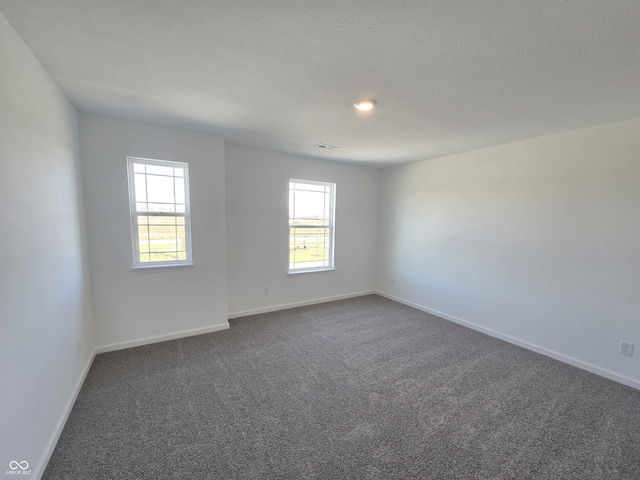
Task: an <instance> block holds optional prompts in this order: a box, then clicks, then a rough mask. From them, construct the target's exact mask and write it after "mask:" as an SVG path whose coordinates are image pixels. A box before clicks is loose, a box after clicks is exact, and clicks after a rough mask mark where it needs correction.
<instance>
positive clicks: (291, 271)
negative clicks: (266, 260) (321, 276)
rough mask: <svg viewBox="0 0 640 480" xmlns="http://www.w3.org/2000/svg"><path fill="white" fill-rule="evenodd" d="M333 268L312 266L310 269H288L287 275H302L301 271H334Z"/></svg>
mask: <svg viewBox="0 0 640 480" xmlns="http://www.w3.org/2000/svg"><path fill="white" fill-rule="evenodd" d="M334 271H335V268H333V267H332V268H314V269H310V270H290V271H289V272H288V273H287V274H288V275H302V274H303V273H322V272H334Z"/></svg>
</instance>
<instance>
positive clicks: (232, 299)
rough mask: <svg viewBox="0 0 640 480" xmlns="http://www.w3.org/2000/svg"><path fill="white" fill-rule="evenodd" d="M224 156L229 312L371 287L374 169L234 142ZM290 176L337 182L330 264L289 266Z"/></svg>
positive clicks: (376, 175) (375, 201)
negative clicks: (299, 269)
mask: <svg viewBox="0 0 640 480" xmlns="http://www.w3.org/2000/svg"><path fill="white" fill-rule="evenodd" d="M226 160H227V166H226V172H227V243H228V246H229V247H228V258H229V274H228V283H229V312H230V314H231V315H232V316H234V315H237V314H238V313H241V312H252V311H257V310H264V309H269V308H274V307H276V306H287V305H292V304H300V303H305V302H311V301H314V300H316V299H322V298H327V297H336V296H346V295H353V294H358V293H361V292H371V291H372V290H373V288H374V273H375V260H374V259H375V250H376V232H377V210H378V188H379V180H380V171H379V170H378V169H375V168H369V167H361V166H355V165H348V164H340V163H335V162H330V161H326V160H315V159H310V158H305V157H299V156H295V155H286V154H281V153H274V152H269V151H266V150H259V149H255V148H248V147H240V146H235V145H227V148H226ZM290 178H298V179H302V180H316V181H322V182H332V183H335V184H336V220H335V221H336V230H335V270H334V271H329V272H318V273H301V274H294V275H288V274H287V271H288V266H289V264H288V262H289V257H288V255H289V249H288V245H289V227H288V225H289V223H288V211H289V207H288V205H289V179H290ZM265 287H266V288H268V289H269V295H264V288H265Z"/></svg>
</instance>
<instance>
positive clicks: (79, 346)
mask: <svg viewBox="0 0 640 480" xmlns="http://www.w3.org/2000/svg"><path fill="white" fill-rule="evenodd" d="M80 352H82V339H81V338H79V339H78V353H80Z"/></svg>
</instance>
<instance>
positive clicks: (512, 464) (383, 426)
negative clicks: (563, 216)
mask: <svg viewBox="0 0 640 480" xmlns="http://www.w3.org/2000/svg"><path fill="white" fill-rule="evenodd" d="M43 478H45V479H123V478H134V479H154V480H156V479H158V480H159V479H178V478H180V479H182V478H184V479H194V480H200V479H221V480H230V479H261V480H262V479H276V478H277V479H367V478H371V479H377V478H380V479H411V478H416V479H577V480H578V479H579V480H589V479H598V480H601V479H607V480H608V479H634V480H638V479H640V391H638V390H634V389H632V388H629V387H626V386H624V385H620V384H618V383H615V382H612V381H609V380H606V379H604V378H601V377H598V376H596V375H593V374H590V373H587V372H585V371H582V370H579V369H577V368H574V367H571V366H568V365H565V364H562V363H560V362H557V361H555V360H552V359H549V358H547V357H544V356H542V355H538V354H536V353H532V352H530V351H528V350H524V349H522V348H519V347H516V346H513V345H510V344H508V343H505V342H502V341H500V340H497V339H494V338H492V337H488V336H486V335H483V334H481V333H478V332H475V331H473V330H469V329H466V328H464V327H461V326H458V325H455V324H453V323H450V322H448V321H445V320H442V319H439V318H436V317H433V316H431V315H428V314H425V313H423V312H420V311H417V310H414V309H412V308H409V307H406V306H403V305H400V304H397V303H394V302H391V301H389V300H386V299H383V298H381V297H378V296H374V295H372V296H367V297H360V298H355V299H350V300H343V301H339V302H332V303H325V304H321V305H314V306H310V307H303V308H297V309H292V310H285V311H281V312H274V313H268V314H262V315H256V316H252V317H246V318H242V319H238V320H233V321H232V322H231V329H230V330H227V331H224V332H218V333H212V334H207V335H200V336H197V337H190V338H187V339H181V340H174V341H170V342H165V343H160V344H155V345H148V346H144V347H138V348H133V349H129V350H122V351H118V352H112V353H107V354H102V355H98V356H97V357H96V359H95V362H94V364H93V366H92V368H91V370H90V372H89V375H88V377H87V380H86V382H85V384H84V386H83V387H82V390H81V392H80V395H79V397H78V400H77V401H76V404H75V406H74V408H73V411H72V413H71V415H70V418H69V420H68V422H67V425H66V427H65V429H64V432H63V433H62V436H61V438H60V441H59V443H58V446H57V447H56V450H55V452H54V454H53V456H52V458H51V461H50V462H49V465H48V466H47V469H46V472H45V474H44V477H43Z"/></svg>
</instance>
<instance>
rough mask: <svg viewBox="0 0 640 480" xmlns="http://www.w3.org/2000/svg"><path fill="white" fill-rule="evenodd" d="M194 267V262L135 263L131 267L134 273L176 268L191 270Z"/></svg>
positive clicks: (173, 269) (156, 271) (174, 269)
mask: <svg viewBox="0 0 640 480" xmlns="http://www.w3.org/2000/svg"><path fill="white" fill-rule="evenodd" d="M193 267H195V264H194V263H167V264H163V265H135V266H133V267H131V270H132V271H133V272H134V273H158V272H165V271H169V272H171V271H176V270H191V269H192V268H193Z"/></svg>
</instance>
